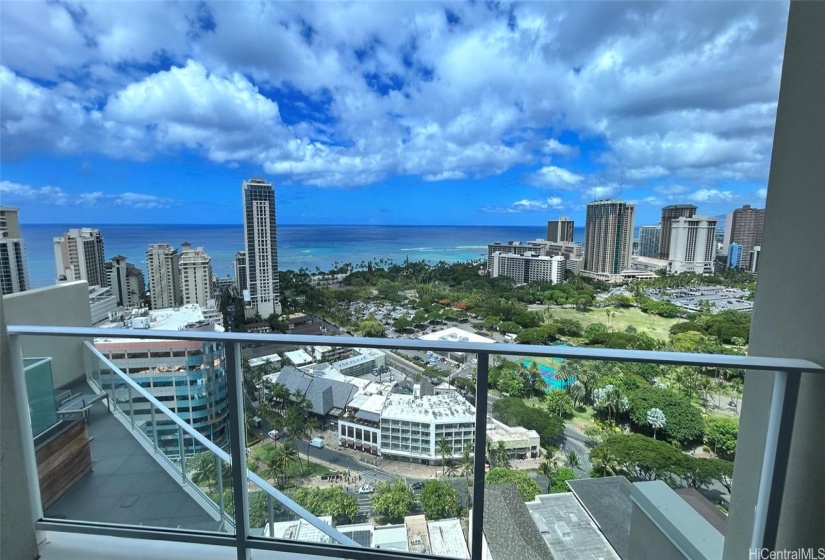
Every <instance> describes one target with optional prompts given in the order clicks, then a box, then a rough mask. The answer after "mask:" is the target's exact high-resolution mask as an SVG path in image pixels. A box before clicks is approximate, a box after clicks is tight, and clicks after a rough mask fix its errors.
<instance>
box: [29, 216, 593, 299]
mask: <svg viewBox="0 0 825 560" xmlns="http://www.w3.org/2000/svg"><path fill="white" fill-rule="evenodd" d="M69 227H77V226H68V225H63V224H29V225H25V224H23V225H21V229H22V234H23V239H24V241H25V245H26V254H27V259H28V267H29V282H30V284H31V287H32V288H40V287H43V286H48V285H51V284H53V283H54V281H55V277H56V271H55V261H54V246H53V242H52V240H53V238H54V237H57V236H60V235H63V233H65V232H66V231H67V230H68V229H69ZM84 227H93V228H97V229H99V230H100V232H101V234H102V235H103V247H104V252H105V255H106V259H107V260H108V259H111V258H112V257H113V256H115V255H123V256H125V257H126V258H127V259H128V261H129V262H130V263H132V264H134V265H135V266H137V267H138V268H140V269H141V270H143V271H144V273H145V271H146V257H145V253H146V249H147V248H148V247H149V245H150V244H152V243H169V244H170V245H172V246H173V247H180V244H181V243H183V242H185V241H188V242H189V243H191V244H192V246H193V247H203V248H204V251H206V253H207V254H208V255H209V256H210V257H211V258H212V269H213V271H214V272H215V274H217V275H218V276H220V277H225V276H234V273H233V262H234V259H235V253H236V252H237V251H242V250H243V248H244V247H243V227H242V226H240V225H217V226H206V225H166V224H151V225H112V224H108V225H107V224H100V225H93V224H84ZM545 234H546V228H545V227H543V226H517V227H514V226H333V225H320V226H319V225H310V226H300V225H281V226H278V265H279V268H281V269H282V270H298V269H299V268H302V267H304V268H307V269H309V270H310V272H315V271H316V267H317V268H318V269H320V270H323V271H327V270H330V269H331V268H332V267H333V264H334V263H336V262H338V263H345V262H351V263H353V264H358V263H360V262H361V261H369V260H377V259H380V258H384V259H392V260H394V261H395V262H399V263H400V262H403V261H404V259H405V258H408V257H409V259H410V260H411V261H420V260H425V261H427V262H430V263H436V262H438V261H442V260H443V261H446V262H448V263H454V262H462V261H470V260H475V259H479V258H486V257H487V244H488V243H493V242H495V241H501V242H502V243H506V242H507V241H529V240H533V239H539V238H541V239H544V237H545ZM583 238H584V228H576V229H575V231H574V239H575V240H576V241H581V240H582V239H583Z"/></svg>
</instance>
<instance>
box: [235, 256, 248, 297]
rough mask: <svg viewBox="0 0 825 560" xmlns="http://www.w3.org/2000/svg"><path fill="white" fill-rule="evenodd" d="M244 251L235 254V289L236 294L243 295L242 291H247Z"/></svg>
mask: <svg viewBox="0 0 825 560" xmlns="http://www.w3.org/2000/svg"><path fill="white" fill-rule="evenodd" d="M246 277H247V276H246V251H238V252H237V253H235V287H237V288H238V293H239V294H241V295H243V291H244V290H248V289H249V288H248V287H247V284H246Z"/></svg>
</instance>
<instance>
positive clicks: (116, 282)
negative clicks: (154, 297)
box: [106, 255, 146, 307]
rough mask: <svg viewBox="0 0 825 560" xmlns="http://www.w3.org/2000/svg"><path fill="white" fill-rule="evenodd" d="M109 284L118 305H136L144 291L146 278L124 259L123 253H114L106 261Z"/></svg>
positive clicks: (138, 303)
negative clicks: (107, 261) (109, 259)
mask: <svg viewBox="0 0 825 560" xmlns="http://www.w3.org/2000/svg"><path fill="white" fill-rule="evenodd" d="M106 271H107V273H108V275H109V286H110V287H111V288H112V295H114V296H115V298H117V305H118V307H138V306H139V305H140V302H141V300H142V298H143V295H144V294H145V293H146V280H145V279H144V278H143V272H141V271H140V269H139V268H138V267H136V266H135V265H133V264H132V263H130V262H127V261H126V257H124V256H123V255H115V256H114V257H112V262H109V263H106Z"/></svg>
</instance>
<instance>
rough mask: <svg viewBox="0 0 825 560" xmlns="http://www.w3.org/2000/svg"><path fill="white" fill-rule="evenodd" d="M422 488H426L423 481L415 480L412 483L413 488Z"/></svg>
mask: <svg viewBox="0 0 825 560" xmlns="http://www.w3.org/2000/svg"><path fill="white" fill-rule="evenodd" d="M422 488H424V483H423V482H414V483H413V485H412V489H413V490H421V489H422Z"/></svg>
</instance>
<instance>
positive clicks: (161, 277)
mask: <svg viewBox="0 0 825 560" xmlns="http://www.w3.org/2000/svg"><path fill="white" fill-rule="evenodd" d="M179 260H180V255H179V254H178V250H177V249H174V248H172V247H171V246H170V245H169V244H168V243H154V244H152V245H149V249H147V250H146V271H147V272H148V274H149V294H150V301H151V303H152V309H163V308H166V307H179V306H180V304H181V303H182V302H183V295H182V294H181V290H180V265H179Z"/></svg>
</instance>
